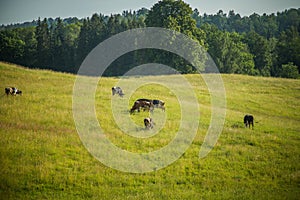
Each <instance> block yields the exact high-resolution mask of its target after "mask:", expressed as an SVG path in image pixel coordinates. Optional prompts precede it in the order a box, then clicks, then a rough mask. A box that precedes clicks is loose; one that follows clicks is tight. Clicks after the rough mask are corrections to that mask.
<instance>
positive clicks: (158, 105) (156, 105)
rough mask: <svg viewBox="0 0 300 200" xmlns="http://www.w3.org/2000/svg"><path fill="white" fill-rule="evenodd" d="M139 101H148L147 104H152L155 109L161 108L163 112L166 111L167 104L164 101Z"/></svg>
mask: <svg viewBox="0 0 300 200" xmlns="http://www.w3.org/2000/svg"><path fill="white" fill-rule="evenodd" d="M137 101H146V102H149V103H152V104H153V106H154V108H161V109H162V110H163V111H165V102H164V101H162V100H158V99H154V100H151V99H138V100H137Z"/></svg>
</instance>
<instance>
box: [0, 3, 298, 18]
mask: <svg viewBox="0 0 300 200" xmlns="http://www.w3.org/2000/svg"><path fill="white" fill-rule="evenodd" d="M184 1H185V2H186V3H188V4H189V5H190V6H191V7H192V8H193V9H195V8H197V9H198V10H199V11H200V14H201V15H203V14H204V13H206V14H216V13H217V12H218V11H219V10H223V12H225V13H228V11H229V10H234V11H235V13H236V14H237V13H238V14H240V15H241V16H249V15H251V14H253V13H257V14H260V15H261V14H264V13H267V14H271V13H277V11H284V10H285V9H289V8H300V0H230V1H224V0H184ZM157 2H158V0H0V24H11V23H12V24H14V23H22V22H27V21H32V20H36V19H38V18H39V17H40V18H42V19H43V18H45V17H46V18H49V17H52V18H56V17H61V18H67V17H78V18H85V17H91V16H92V14H94V13H102V14H105V15H110V14H121V13H122V12H123V11H124V10H138V9H140V8H143V7H144V8H148V9H150V8H151V7H152V6H153V5H154V4H155V3H157Z"/></svg>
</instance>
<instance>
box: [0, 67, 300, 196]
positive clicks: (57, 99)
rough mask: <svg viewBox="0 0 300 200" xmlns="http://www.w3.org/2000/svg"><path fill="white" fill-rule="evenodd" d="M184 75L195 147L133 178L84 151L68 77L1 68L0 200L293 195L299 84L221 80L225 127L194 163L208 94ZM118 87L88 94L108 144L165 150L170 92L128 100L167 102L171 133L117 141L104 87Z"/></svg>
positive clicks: (174, 106)
mask: <svg viewBox="0 0 300 200" xmlns="http://www.w3.org/2000/svg"><path fill="white" fill-rule="evenodd" d="M185 77H186V78H187V79H188V80H189V81H190V82H191V85H193V86H194V89H195V91H196V92H197V97H198V99H199V102H200V109H201V120H200V127H199V131H198V134H197V136H196V138H195V140H194V142H193V143H192V145H191V146H190V147H189V149H188V150H187V151H186V153H185V154H184V155H183V156H182V157H181V158H180V159H179V160H177V161H176V162H175V163H173V164H172V165H170V166H168V167H166V168H164V169H162V170H159V171H155V172H151V173H145V174H131V173H124V172H120V171H117V170H114V169H111V168H108V167H106V166H105V165H103V164H102V163H100V162H99V161H97V160H96V159H95V158H94V157H93V156H91V155H90V154H89V152H88V151H87V150H86V149H85V147H84V146H83V145H82V142H81V140H80V138H79V136H78V134H77V131H76V128H75V124H74V120H73V113H72V90H73V85H74V81H75V76H73V75H69V74H62V73H55V72H51V71H43V70H29V69H26V68H22V67H19V66H14V65H10V64H5V63H0V80H1V81H0V88H3V95H1V97H0V101H1V104H0V161H1V162H0V163H1V168H0V174H1V175H0V197H1V199H29V198H30V199H87V198H94V199H96V198H98V199H124V198H127V199H201V198H203V199H229V198H230V199H297V197H299V195H300V190H299V187H300V164H299V160H300V136H299V131H300V125H299V124H300V123H299V122H300V112H299V111H300V101H299V100H300V80H289V79H274V78H260V77H249V76H239V75H223V76H222V77H223V80H224V84H225V88H226V95H227V115H226V122H225V126H224V130H223V132H222V134H221V136H220V138H219V140H218V142H217V145H216V146H215V147H214V149H213V150H212V151H211V153H210V154H209V155H208V156H207V157H206V158H204V159H198V153H199V149H200V146H201V144H202V142H203V139H204V136H205V133H206V130H207V128H208V126H209V120H210V98H209V93H208V91H207V88H206V87H205V84H204V83H203V82H200V83H198V82H197V81H196V80H198V77H197V76H196V75H186V76H185ZM165 78H166V79H170V81H171V77H167V76H166V77H165ZM117 81H118V80H117V79H116V78H104V79H103V80H102V81H101V82H99V85H98V88H97V93H96V97H95V98H96V102H97V103H96V106H95V107H96V110H97V117H98V119H99V121H102V122H104V124H106V125H105V126H104V129H105V131H106V132H107V134H108V135H109V138H110V139H111V140H112V141H113V142H114V143H116V144H117V145H118V146H120V147H122V148H124V149H128V150H131V151H140V150H143V151H152V150H155V149H158V148H160V147H162V146H164V145H166V144H167V143H168V142H169V141H170V138H172V136H173V135H174V133H172V131H174V130H175V129H177V128H178V119H179V118H180V116H177V115H176V113H177V111H179V109H180V107H179V105H178V102H177V101H176V98H175V97H174V95H173V94H172V93H170V92H166V91H167V89H166V88H164V87H156V88H153V86H152V85H145V86H143V87H144V88H146V89H147V87H148V88H150V89H151V91H152V92H149V93H147V92H146V93H145V91H147V90H142V89H143V88H141V89H139V90H137V92H136V93H134V94H133V96H132V100H131V102H132V101H133V100H134V99H135V98H137V97H139V96H140V95H141V94H144V95H145V96H146V97H150V98H152V97H153V98H154V97H157V96H159V97H161V98H162V99H164V100H167V101H166V102H167V103H166V110H167V111H166V112H168V115H169V116H168V117H169V118H168V119H169V121H168V122H167V123H166V124H165V126H166V129H165V130H164V129H162V131H165V133H169V132H170V134H169V135H168V134H163V135H162V136H159V137H153V138H150V139H149V140H147V141H144V140H142V141H139V140H137V139H132V138H130V137H128V136H124V134H122V132H121V131H120V130H119V128H118V126H117V125H116V124H115V123H114V119H113V116H112V115H111V114H110V113H109V112H110V109H111V107H110V104H109V102H110V99H111V98H112V97H111V91H110V88H111V87H112V86H114V85H115V84H116V82H117ZM130 81H135V80H134V78H131V79H130ZM174 84H180V83H174ZM7 86H16V87H18V88H19V89H21V90H22V91H23V93H24V94H23V96H16V97H13V96H8V97H7V96H6V95H4V88H5V87H7ZM151 87H152V88H151ZM113 98H115V97H113ZM129 106H130V105H129ZM129 106H128V108H129ZM159 112H160V111H159ZM171 113H175V114H174V115H171ZM246 113H251V114H253V115H254V117H255V121H257V122H258V123H255V128H254V130H249V129H245V128H244V127H243V122H242V119H243V116H244V114H246ZM170 115H171V116H170ZM141 116H143V117H144V116H147V114H146V113H144V112H141V113H140V114H135V115H133V116H132V120H133V121H136V123H138V119H139V118H140V117H141ZM145 145H146V147H145Z"/></svg>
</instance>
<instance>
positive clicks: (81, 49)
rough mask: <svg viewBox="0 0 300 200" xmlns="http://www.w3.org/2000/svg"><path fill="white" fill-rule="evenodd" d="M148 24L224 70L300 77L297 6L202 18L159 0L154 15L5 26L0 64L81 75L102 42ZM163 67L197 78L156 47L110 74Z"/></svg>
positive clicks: (174, 1) (173, 1) (0, 33)
mask: <svg viewBox="0 0 300 200" xmlns="http://www.w3.org/2000/svg"><path fill="white" fill-rule="evenodd" d="M143 27H164V28H168V29H171V30H175V31H178V32H181V33H184V34H185V35H187V36H189V37H190V38H192V39H193V40H195V41H197V42H198V43H199V44H200V45H202V46H203V47H204V48H206V50H207V51H208V53H209V54H210V55H211V57H212V58H213V60H214V61H215V63H216V65H217V67H218V68H219V71H220V72H221V73H238V74H249V75H259V76H274V77H287V78H298V77H299V72H300V35H299V33H300V9H289V10H285V11H283V12H278V13H277V14H270V15H267V14H263V15H258V14H255V13H254V14H252V15H250V16H245V17H241V16H240V15H239V14H235V12H234V11H230V12H229V13H228V14H225V13H224V12H223V11H222V10H220V11H219V12H218V13H217V14H214V15H207V14H204V15H200V14H199V11H198V10H197V9H194V10H192V8H191V7H190V6H189V5H188V4H186V3H185V2H184V1H182V0H161V1H159V2H158V3H156V4H155V5H154V6H153V7H152V8H151V9H150V10H148V9H145V8H142V9H140V10H138V11H124V12H123V13H122V14H115V15H110V16H105V15H102V14H97V13H96V14H93V15H92V16H91V17H90V18H84V19H77V18H67V19H61V18H57V19H51V18H48V19H47V18H45V19H43V20H42V19H38V20H36V21H33V22H32V23H28V22H27V23H24V24H16V25H8V26H1V28H0V60H2V61H7V62H13V63H17V64H21V65H24V66H27V67H31V68H42V69H51V70H55V71H62V72H70V73H76V72H77V70H78V68H79V66H80V65H81V63H82V61H83V60H84V58H85V57H86V56H87V55H88V53H89V52H90V51H91V50H92V49H93V48H94V47H96V46H97V45H98V44H99V43H100V42H102V41H104V40H105V39H107V38H109V37H111V36H112V35H115V34H117V33H120V32H123V31H126V30H129V29H134V28H143ZM149 62H151V63H162V64H166V65H168V66H172V67H174V68H175V69H177V70H178V71H180V72H181V73H195V72H196V69H195V68H193V66H191V64H190V63H188V62H187V61H185V60H184V59H182V58H180V57H179V56H177V55H174V54H172V53H170V52H165V51H161V50H157V49H142V50H138V51H134V52H129V53H127V54H125V55H123V56H121V57H120V58H118V59H117V60H115V61H114V62H113V63H112V64H111V66H109V67H108V69H107V70H106V72H105V75H107V76H119V75H122V74H124V73H125V72H126V71H128V70H129V69H131V68H132V67H134V66H137V65H140V64H145V63H149Z"/></svg>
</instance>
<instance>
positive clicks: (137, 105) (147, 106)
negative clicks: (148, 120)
mask: <svg viewBox="0 0 300 200" xmlns="http://www.w3.org/2000/svg"><path fill="white" fill-rule="evenodd" d="M141 108H143V111H146V110H149V111H151V112H152V111H153V109H154V106H153V103H152V102H149V101H145V100H140V99H139V100H137V101H135V102H134V104H133V106H132V108H131V109H130V113H131V114H132V113H133V112H134V111H135V110H137V111H138V112H140V109H141Z"/></svg>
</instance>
